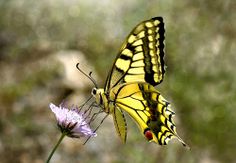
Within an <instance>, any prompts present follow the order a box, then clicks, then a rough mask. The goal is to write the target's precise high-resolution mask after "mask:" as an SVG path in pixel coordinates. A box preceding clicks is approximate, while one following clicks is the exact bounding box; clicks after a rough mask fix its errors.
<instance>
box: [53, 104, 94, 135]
mask: <svg viewBox="0 0 236 163" xmlns="http://www.w3.org/2000/svg"><path fill="white" fill-rule="evenodd" d="M49 107H50V108H51V110H52V112H53V113H54V114H55V116H56V118H57V125H58V127H59V128H60V129H61V132H63V133H65V134H66V135H67V136H69V137H74V138H80V137H86V136H88V137H89V136H92V137H95V136H97V134H96V133H94V132H93V131H92V129H91V128H90V126H89V124H88V123H87V122H86V118H85V117H84V114H83V113H80V112H79V111H78V108H77V107H75V108H73V107H72V108H71V109H68V108H67V107H65V106H64V105H63V104H61V105H59V107H58V106H56V105H54V104H52V103H50V105H49Z"/></svg>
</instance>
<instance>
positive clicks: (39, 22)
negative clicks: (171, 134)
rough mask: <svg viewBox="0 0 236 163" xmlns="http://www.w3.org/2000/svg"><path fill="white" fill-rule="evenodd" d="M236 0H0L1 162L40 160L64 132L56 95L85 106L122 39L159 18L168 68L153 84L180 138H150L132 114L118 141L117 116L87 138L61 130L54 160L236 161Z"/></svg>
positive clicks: (208, 162)
mask: <svg viewBox="0 0 236 163" xmlns="http://www.w3.org/2000/svg"><path fill="white" fill-rule="evenodd" d="M235 9H236V1H234V0H224V1H221V0H215V1H206V0H205V1H204V0H195V1H188V0H182V1H174V0H156V1H155V0H149V1H138V0H130V1H126V2H124V1H119V0H111V1H109V0H100V1H96V0H88V1H79V0H42V1H34V0H7V1H4V0H1V1H0V160H1V161H0V162H3V163H5V162H22V163H28V162H36V163H41V162H44V161H45V160H46V158H47V155H48V154H49V152H50V150H51V149H52V147H53V145H54V144H55V143H56V140H57V139H58V138H59V135H60V133H59V131H58V129H57V128H56V122H55V117H54V115H53V114H52V113H51V112H50V110H49V108H48V105H49V103H50V102H53V103H55V104H57V105H58V104H59V103H60V102H61V101H62V100H63V99H67V100H68V101H69V103H70V104H77V105H80V104H81V103H82V101H84V100H85V99H86V98H88V97H89V95H90V90H91V89H92V87H93V85H92V84H91V83H90V82H89V81H88V79H86V78H85V77H84V76H83V75H81V73H79V72H78V71H77V70H76V67H75V64H76V63H77V62H80V63H81V68H82V69H83V70H84V71H85V72H89V71H91V70H92V71H93V74H94V76H95V78H96V80H97V82H98V84H99V85H100V86H103V84H104V82H105V78H106V75H107V74H108V69H109V68H110V67H111V63H112V62H113V60H114V58H115V56H116V54H117V52H118V50H119V48H120V46H121V44H122V42H123V41H124V38H125V37H126V36H127V35H128V33H129V32H130V31H131V30H132V28H133V27H134V26H135V25H136V24H138V23H139V22H141V21H143V20H146V19H149V18H152V17H155V16H162V17H163V18H164V21H165V28H166V33H165V34H166V41H165V44H166V55H165V62H166V65H167V66H168V67H167V71H166V74H165V79H164V82H163V83H162V84H160V85H159V86H158V87H157V89H158V90H160V91H161V93H162V95H163V96H164V97H165V98H166V99H167V100H169V101H170V102H171V104H172V106H173V109H174V111H175V112H176V115H177V116H176V118H175V121H176V123H177V131H178V133H179V135H180V136H181V137H182V138H183V140H185V141H186V143H188V144H189V146H190V147H191V150H187V149H185V148H184V147H182V145H181V144H180V143H178V141H171V143H170V144H169V145H168V146H164V147H162V146H159V145H156V144H154V143H148V142H147V141H146V140H145V139H144V138H143V137H142V135H141V134H140V133H139V130H138V128H137V127H136V125H135V124H134V122H133V121H131V120H129V122H128V140H127V143H126V144H122V143H121V142H120V140H119V138H118V136H117V135H116V133H115V129H114V126H113V122H112V119H111V117H110V118H107V119H106V121H105V122H104V123H103V125H102V126H101V127H100V129H99V130H98V136H97V137H96V138H94V139H91V140H90V141H89V142H88V143H87V144H86V145H85V146H83V145H82V143H83V141H82V140H79V139H70V138H65V140H64V141H63V143H62V144H61V146H60V147H59V149H58V150H57V151H56V154H55V155H54V156H53V159H52V162H58V163H60V162H92V163H93V162H94V163H97V162H103V163H110V162H111V163H122V162H137V163H139V162H140V163H141V162H142V163H143V162H150V163H154V162H161V163H176V162H180V163H186V162H187V163H221V162H223V163H224V162H227V163H231V162H232V163H236V158H235V153H236V141H235V139H236V112H235V108H236V101H235V100H236V84H235V83H236V72H235V63H236V57H235V52H236V21H235V20H236V12H235Z"/></svg>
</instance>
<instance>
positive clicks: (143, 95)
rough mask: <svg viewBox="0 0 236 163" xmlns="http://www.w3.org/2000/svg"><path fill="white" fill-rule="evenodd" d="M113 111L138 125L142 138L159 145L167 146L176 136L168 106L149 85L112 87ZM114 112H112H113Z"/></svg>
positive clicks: (137, 84) (130, 84) (134, 84)
mask: <svg viewBox="0 0 236 163" xmlns="http://www.w3.org/2000/svg"><path fill="white" fill-rule="evenodd" d="M110 98H111V100H114V103H115V107H116V109H117V108H121V109H122V110H125V111H126V112H127V113H128V114H129V115H130V116H131V117H132V118H133V119H134V120H135V122H136V123H137V124H138V126H139V128H140V130H141V132H142V133H143V135H144V136H145V137H146V138H147V139H148V140H149V141H154V142H156V143H159V144H160V145H166V144H168V142H169V140H170V139H172V138H177V139H178V140H179V141H180V142H181V143H182V144H183V145H184V146H186V144H185V143H184V142H183V140H182V139H181V138H180V137H179V136H178V134H177V132H176V127H175V124H174V122H173V119H172V117H173V116H174V114H175V113H174V112H173V111H172V110H171V107H170V104H169V103H168V102H167V101H166V100H165V99H164V98H163V97H162V96H161V95H160V93H159V92H158V91H157V90H156V89H155V88H154V87H153V86H152V85H150V84H148V83H125V84H121V85H119V86H117V87H114V88H113V89H112V90H111V92H110ZM116 109H115V110H116Z"/></svg>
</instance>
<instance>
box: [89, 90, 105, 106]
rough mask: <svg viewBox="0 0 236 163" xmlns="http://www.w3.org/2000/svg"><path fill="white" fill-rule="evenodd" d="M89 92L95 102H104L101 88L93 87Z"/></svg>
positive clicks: (101, 103) (100, 103)
mask: <svg viewBox="0 0 236 163" xmlns="http://www.w3.org/2000/svg"><path fill="white" fill-rule="evenodd" d="M91 94H92V95H93V97H94V98H95V99H96V102H97V104H99V105H103V104H104V100H103V99H104V97H103V96H105V94H104V90H103V89H98V88H96V87H94V88H93V89H92V91H91Z"/></svg>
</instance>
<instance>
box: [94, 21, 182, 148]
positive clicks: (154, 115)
mask: <svg viewBox="0 0 236 163" xmlns="http://www.w3.org/2000/svg"><path fill="white" fill-rule="evenodd" d="M164 32H165V29H164V22H163V18H162V17H155V18H152V19H150V20H146V21H143V22H141V23H139V24H138V25H137V26H136V27H135V28H134V29H133V30H132V31H131V33H130V34H129V35H128V37H127V38H126V40H125V42H124V43H123V45H122V47H121V49H120V51H119V53H118V55H117V57H116V59H115V61H114V63H113V66H112V68H111V70H110V72H109V74H108V77H107V79H106V82H105V87H104V88H93V89H92V92H91V93H92V95H93V96H94V97H95V99H96V103H97V104H98V105H100V106H101V107H102V109H103V111H104V112H106V113H107V114H111V115H112V116H113V120H114V125H115V128H116V131H117V133H118V135H119V137H120V138H121V140H122V141H123V142H126V139H127V124H126V119H125V116H124V112H126V113H128V115H129V116H130V117H132V119H133V120H134V121H135V122H136V124H137V125H138V126H139V128H140V131H141V133H142V134H143V135H144V137H145V138H146V139H147V140H148V141H150V142H155V143H159V144H160V145H166V144H168V142H169V140H171V139H172V138H177V139H178V140H179V141H180V142H181V143H182V144H183V145H184V146H186V144H185V143H184V141H183V140H182V139H181V138H180V137H179V136H178V134H177V132H176V126H175V124H174V122H173V116H174V114H175V113H174V112H173V111H172V109H171V106H170V103H169V102H168V101H166V100H165V99H164V98H163V97H162V96H161V94H160V93H159V91H157V90H156V89H155V88H154V86H156V85H158V84H160V83H161V82H162V80H163V77H164V73H165V65H164V39H165V36H164Z"/></svg>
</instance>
